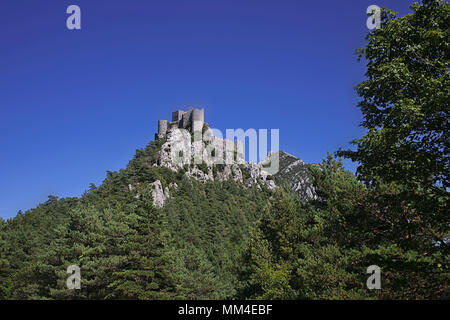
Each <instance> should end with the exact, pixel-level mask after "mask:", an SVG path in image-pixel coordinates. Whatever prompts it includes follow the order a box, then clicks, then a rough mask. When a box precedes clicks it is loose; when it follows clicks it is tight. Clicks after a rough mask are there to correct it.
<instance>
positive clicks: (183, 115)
mask: <svg viewBox="0 0 450 320" xmlns="http://www.w3.org/2000/svg"><path fill="white" fill-rule="evenodd" d="M204 123H205V110H204V109H196V108H189V109H188V110H187V111H183V110H177V111H174V112H172V121H168V120H158V133H157V134H156V135H155V139H161V138H164V137H165V136H166V134H167V131H168V130H169V129H172V128H180V129H188V128H190V129H191V133H193V132H195V131H202V129H203V124H204Z"/></svg>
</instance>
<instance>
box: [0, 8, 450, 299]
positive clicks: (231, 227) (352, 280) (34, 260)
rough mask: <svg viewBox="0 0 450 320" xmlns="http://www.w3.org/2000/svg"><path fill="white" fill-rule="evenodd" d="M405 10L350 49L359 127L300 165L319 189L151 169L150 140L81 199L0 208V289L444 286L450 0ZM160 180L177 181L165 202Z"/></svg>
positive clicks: (382, 295) (110, 295) (195, 292)
mask: <svg viewBox="0 0 450 320" xmlns="http://www.w3.org/2000/svg"><path fill="white" fill-rule="evenodd" d="M412 10H413V12H412V13H411V14H408V15H406V16H403V17H398V16H397V15H396V14H395V13H393V12H391V11H389V10H387V9H383V10H382V13H381V14H382V21H381V28H379V29H375V30H373V31H371V32H369V33H368V35H367V38H366V40H367V46H366V47H364V48H361V49H359V50H358V51H357V54H358V56H359V59H361V60H364V61H367V70H366V75H365V76H366V79H365V80H364V81H363V82H361V83H360V84H358V85H357V87H356V90H357V93H358V95H359V97H360V103H359V105H358V108H360V110H361V112H362V115H363V118H364V121H363V123H362V124H361V125H362V126H363V127H364V128H365V129H367V134H366V135H364V136H363V137H361V138H357V139H355V140H354V141H353V142H352V143H353V145H354V147H355V148H354V150H338V151H336V152H335V153H333V154H331V153H330V154H328V155H327V156H325V155H324V159H323V161H322V163H320V165H308V174H309V175H310V177H311V182H312V184H313V186H314V189H315V190H316V193H317V197H316V198H310V199H303V198H301V197H299V196H298V194H296V193H295V192H293V191H292V190H290V189H289V186H288V183H287V182H288V180H286V181H285V182H286V183H283V181H282V179H278V180H277V185H278V188H277V189H276V190H275V191H273V190H268V189H267V188H264V186H259V187H258V186H256V185H254V186H246V185H244V184H242V183H240V182H236V181H233V180H228V181H221V182H219V181H207V182H200V181H198V180H196V179H193V178H190V177H187V176H186V175H185V174H184V173H185V172H184V170H183V169H180V170H178V171H177V172H174V171H171V170H169V169H168V168H165V167H160V166H154V165H153V164H154V161H155V157H156V155H157V153H158V151H159V149H160V148H161V145H162V143H163V141H160V140H156V141H151V142H150V143H149V144H148V145H147V146H146V147H145V148H143V149H139V150H137V151H136V154H135V156H134V158H133V159H132V160H130V162H129V164H128V165H127V166H126V168H124V169H121V170H120V171H118V172H107V177H106V179H105V180H104V181H103V183H102V184H101V185H99V186H96V185H94V184H91V185H90V187H89V190H87V191H86V192H85V193H84V194H83V195H82V196H81V197H73V198H61V199H59V198H57V197H55V196H49V197H48V200H47V201H46V202H44V203H42V204H40V205H39V206H37V207H36V208H34V209H30V210H27V211H25V212H22V211H20V212H19V213H18V214H17V216H16V217H14V218H13V219H9V220H6V221H5V220H3V219H1V218H0V299H144V300H147V299H151V300H158V299H170V300H172V299H450V290H449V283H450V282H449V279H450V271H449V248H448V242H449V237H450V234H449V226H450V220H449V217H450V215H449V212H450V208H449V201H450V197H449V187H450V185H449V181H448V173H449V141H450V139H449V133H448V132H449V121H448V120H449V108H448V102H449V101H450V83H449V79H450V72H449V60H450V48H449V40H450V32H449V28H448V26H449V23H448V22H449V21H450V5H449V4H448V2H447V1H441V0H424V1H423V3H422V4H419V3H415V4H413V5H412ZM342 158H347V159H351V160H353V161H355V162H357V163H358V169H357V172H356V173H352V172H350V171H348V170H346V169H345V168H344V166H343V163H342ZM276 178H277V177H276V176H275V179H276ZM288 178H289V177H283V179H288ZM155 180H160V181H161V183H162V185H163V186H168V185H169V184H171V183H176V184H177V186H178V188H177V190H176V191H175V194H174V195H173V196H171V197H170V198H169V199H167V202H166V203H165V205H164V207H162V208H159V207H156V206H154V205H153V199H152V196H151V192H150V190H149V188H151V183H152V182H154V181H155ZM129 185H133V186H136V189H133V190H130V188H129ZM136 192H139V195H140V196H139V197H137V196H136ZM70 265H77V266H79V267H80V269H81V289H79V290H68V289H67V286H66V280H67V278H68V276H69V274H68V273H67V272H66V271H67V268H68V267H69V266H70ZM371 265H376V266H379V267H380V269H381V288H380V289H376V290H369V289H368V288H367V286H366V280H367V278H368V276H369V275H368V274H367V273H366V270H367V267H369V266H371Z"/></svg>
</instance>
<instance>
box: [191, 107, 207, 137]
mask: <svg viewBox="0 0 450 320" xmlns="http://www.w3.org/2000/svg"><path fill="white" fill-rule="evenodd" d="M191 117H192V119H191V121H192V132H195V131H200V132H201V131H202V129H203V124H204V122H205V110H204V109H193V110H192V116H191Z"/></svg>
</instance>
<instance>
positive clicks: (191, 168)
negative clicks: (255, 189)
mask: <svg viewBox="0 0 450 320" xmlns="http://www.w3.org/2000/svg"><path fill="white" fill-rule="evenodd" d="M197 134H198V136H194V137H192V136H191V134H190V133H189V132H188V131H186V130H180V129H178V128H173V129H170V130H169V131H168V132H167V135H166V141H165V143H164V144H163V145H162V147H161V150H160V152H159V156H158V159H159V162H158V165H160V166H164V167H167V168H169V169H171V170H172V171H178V170H180V169H182V168H183V169H184V170H186V173H185V174H186V176H188V177H193V178H195V179H198V180H199V181H202V182H206V181H208V180H212V181H213V180H219V181H226V180H229V179H233V180H235V181H237V182H241V183H244V184H245V185H246V186H247V187H249V186H252V185H258V186H259V187H261V185H264V186H266V187H268V188H269V189H275V188H276V186H275V183H274V181H273V180H270V179H267V176H268V174H267V172H265V171H264V170H263V165H262V164H261V163H258V164H257V163H248V162H246V161H245V160H244V155H243V150H242V147H241V145H240V144H235V143H233V142H232V141H229V140H226V139H222V138H218V137H215V136H213V135H212V131H211V130H210V129H208V130H206V131H205V132H204V134H203V135H202V134H201V133H200V132H197ZM192 140H194V141H192Z"/></svg>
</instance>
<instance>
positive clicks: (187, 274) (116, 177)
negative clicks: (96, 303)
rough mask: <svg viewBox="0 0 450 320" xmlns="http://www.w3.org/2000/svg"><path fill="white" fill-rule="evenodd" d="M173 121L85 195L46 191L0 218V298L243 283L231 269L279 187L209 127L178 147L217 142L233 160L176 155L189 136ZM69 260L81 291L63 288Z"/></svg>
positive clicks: (210, 290) (197, 291) (144, 292)
mask: <svg viewBox="0 0 450 320" xmlns="http://www.w3.org/2000/svg"><path fill="white" fill-rule="evenodd" d="M169 124H170V123H169ZM185 124H186V127H187V128H188V129H189V127H188V126H189V124H190V123H189V121H185ZM178 129H180V128H178V127H172V128H168V129H167V130H166V131H165V132H164V133H165V134H164V136H159V137H156V139H155V141H152V142H150V143H149V144H148V146H147V147H145V148H144V149H139V150H137V151H136V154H135V156H134V157H133V159H132V160H131V161H130V162H129V163H128V165H127V167H126V168H124V169H121V170H120V171H118V172H107V177H106V179H105V180H104V181H103V183H102V184H101V185H100V186H98V187H97V186H95V185H94V184H91V186H90V188H89V190H88V191H87V192H86V193H85V194H83V196H82V197H80V198H65V199H58V198H57V197H55V196H49V199H48V201H46V202H44V203H42V204H40V205H39V206H38V207H37V208H34V209H30V210H28V211H26V212H25V213H21V214H19V215H17V216H16V217H15V218H14V219H10V220H8V221H3V220H0V230H1V233H0V235H1V236H0V283H1V285H0V298H3V299H11V298H13V299H48V298H50V299H117V298H120V299H122V298H127V299H128V298H132V299H179V298H184V299H191V298H195V299H225V298H231V297H235V296H236V295H237V294H238V292H239V291H240V290H241V289H240V288H241V287H242V286H243V285H244V284H245V283H243V282H241V281H240V280H239V276H238V275H239V272H238V271H237V269H236V266H237V265H238V264H239V262H238V260H239V259H240V256H241V250H242V249H243V248H244V247H245V245H246V243H247V242H248V241H249V238H250V235H251V230H252V229H254V228H255V227H256V224H257V221H258V220H259V219H260V217H261V214H262V212H263V211H264V208H265V207H266V206H267V205H268V204H269V202H270V199H271V198H272V197H273V196H274V192H276V190H277V189H278V188H279V187H278V186H277V185H276V183H275V181H274V177H272V176H271V175H269V174H268V173H267V172H266V171H265V170H264V168H263V164H262V163H248V162H246V161H244V160H243V155H242V154H240V153H239V150H238V149H237V145H236V144H235V143H231V144H230V142H229V141H226V140H225V139H221V138H216V137H214V136H212V135H210V136H209V138H208V139H203V140H202V141H193V140H192V141H191V138H192V137H191V136H189V139H188V140H189V143H190V144H189V148H188V149H184V150H185V151H186V150H188V151H187V152H189V150H190V152H192V154H193V155H194V154H195V153H196V152H198V150H201V151H203V150H211V147H217V148H216V149H215V150H222V149H220V148H219V147H220V146H223V147H224V148H223V155H224V157H226V156H227V154H231V155H232V156H234V157H235V159H236V161H234V162H232V163H223V164H216V163H214V162H213V159H212V160H211V159H209V158H207V157H206V158H204V159H203V161H202V162H200V163H195V162H194V161H192V158H190V157H185V158H183V161H181V162H178V161H176V159H174V158H173V155H174V151H175V150H178V149H180V148H182V147H183V144H184V143H185V142H186V141H185V140H183V139H182V138H183V137H182V135H181V133H180V132H181V131H180V130H178ZM208 129H209V126H208V125H207V124H205V125H204V131H203V133H204V135H205V136H208V134H210V131H209V130H208ZM282 155H283V156H282V159H284V158H283V157H284V153H282ZM282 164H284V161H282ZM285 170H289V169H288V168H285ZM280 177H281V176H280ZM287 177H288V171H286V172H284V174H283V176H282V178H287ZM280 181H281V180H280ZM71 265H75V266H79V267H80V269H81V274H82V286H81V289H80V290H68V289H67V288H66V280H67V277H68V275H67V272H66V270H67V268H68V267H69V266H71Z"/></svg>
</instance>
